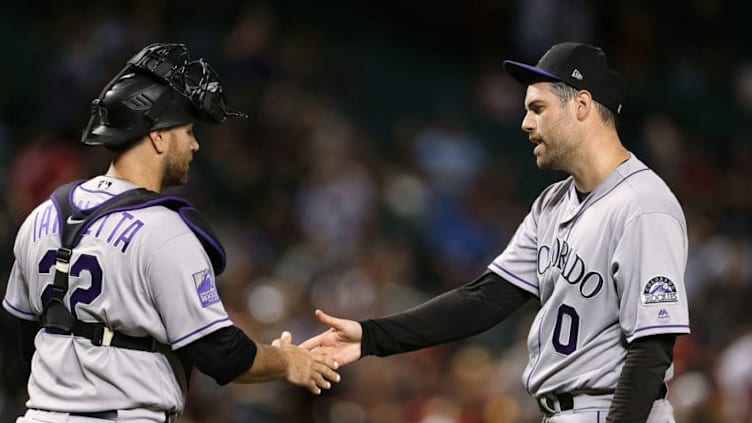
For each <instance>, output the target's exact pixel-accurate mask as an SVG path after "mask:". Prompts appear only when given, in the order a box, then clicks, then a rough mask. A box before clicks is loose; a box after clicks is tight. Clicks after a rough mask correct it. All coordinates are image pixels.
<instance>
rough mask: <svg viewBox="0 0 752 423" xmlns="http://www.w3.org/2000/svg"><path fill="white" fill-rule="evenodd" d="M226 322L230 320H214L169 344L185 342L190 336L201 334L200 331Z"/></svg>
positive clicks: (226, 318)
mask: <svg viewBox="0 0 752 423" xmlns="http://www.w3.org/2000/svg"><path fill="white" fill-rule="evenodd" d="M228 320H230V318H229V317H225V318H223V319H217V320H215V321H213V322H211V323H209V324H207V325H205V326H202V327H200V328H198V329H196V330H194V331H193V332H191V333H189V334H187V335H184V336H181V337H180V338H178V339H176V340H174V341H172V342H170V345H175V344H177V343H179V342H180V341H183V340H185V339H186V338H190V337H191V336H193V335H195V334H197V333H199V332H201V331H203V330H205V329H208V328H210V327H212V326H214V325H216V324H218V323H222V322H226V321H228Z"/></svg>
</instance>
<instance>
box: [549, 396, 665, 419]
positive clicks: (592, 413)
mask: <svg viewBox="0 0 752 423" xmlns="http://www.w3.org/2000/svg"><path fill="white" fill-rule="evenodd" d="M590 398H591V399H595V398H596V397H590ZM577 399H578V397H575V400H577ZM578 402H579V404H578ZM588 402H589V401H587V399H581V400H580V401H575V408H574V409H572V410H567V411H562V412H559V413H556V414H553V415H550V416H546V417H544V418H543V423H605V421H606V416H608V409H609V406H610V398H609V401H608V402H601V401H597V400H595V401H592V404H591V406H588ZM647 423H676V420H674V409H673V407H671V404H670V403H669V402H668V401H667V400H665V399H662V400H657V401H655V402H654V403H653V408H652V409H651V410H650V415H649V416H648V420H647Z"/></svg>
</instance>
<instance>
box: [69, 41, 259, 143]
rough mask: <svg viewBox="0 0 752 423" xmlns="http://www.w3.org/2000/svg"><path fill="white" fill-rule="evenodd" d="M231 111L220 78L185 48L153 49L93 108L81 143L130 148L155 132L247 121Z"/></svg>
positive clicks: (115, 80) (137, 58)
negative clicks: (196, 124)
mask: <svg viewBox="0 0 752 423" xmlns="http://www.w3.org/2000/svg"><path fill="white" fill-rule="evenodd" d="M246 117H248V116H247V115H246V114H244V113H241V112H237V111H232V110H230V108H229V107H228V106H227V100H226V99H225V95H224V90H223V88H222V83H221V82H220V80H219V77H218V76H217V73H216V72H215V71H214V69H212V67H211V66H210V65H209V64H208V63H207V62H205V61H204V60H203V59H198V60H194V61H190V60H189V56H188V49H187V48H186V47H185V45H183V44H166V43H159V44H152V45H149V46H147V47H145V48H144V49H143V50H141V51H140V52H138V54H136V55H135V56H133V57H132V58H131V59H130V60H128V63H127V64H126V65H125V67H124V68H123V69H122V70H121V71H120V72H119V73H118V74H117V75H116V76H115V77H114V78H113V79H112V80H111V81H110V82H109V83H108V84H107V85H106V86H105V87H104V89H103V90H102V92H101V93H100V94H99V97H97V98H96V99H94V100H93V101H92V103H91V118H89V124H88V125H87V126H86V129H85V130H84V133H83V136H82V138H81V142H83V143H84V144H88V145H104V146H106V147H108V148H110V149H113V150H120V149H123V148H126V147H127V146H128V145H129V144H130V143H131V142H133V141H135V140H137V139H140V138H141V137H143V136H145V135H146V134H148V133H149V131H153V130H156V129H164V128H170V127H173V126H179V125H184V124H186V123H190V122H197V121H205V122H211V123H222V122H224V121H225V120H226V119H227V118H241V119H242V118H246Z"/></svg>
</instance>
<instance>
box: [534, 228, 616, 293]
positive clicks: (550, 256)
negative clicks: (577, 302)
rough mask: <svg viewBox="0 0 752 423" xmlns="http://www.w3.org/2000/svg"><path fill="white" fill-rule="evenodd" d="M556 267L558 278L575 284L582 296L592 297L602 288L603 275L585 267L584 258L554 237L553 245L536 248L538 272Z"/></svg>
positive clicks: (540, 273)
mask: <svg viewBox="0 0 752 423" xmlns="http://www.w3.org/2000/svg"><path fill="white" fill-rule="evenodd" d="M554 269H558V270H559V271H560V272H561V274H560V278H562V279H564V280H565V281H567V283H569V284H570V285H577V286H578V287H579V289H580V294H581V295H582V296H583V297H584V298H593V297H595V296H596V295H598V293H599V292H601V289H602V288H603V283H604V278H603V275H601V274H600V273H598V272H596V271H590V270H588V268H587V264H586V263H585V260H583V259H582V257H580V255H579V254H577V253H575V252H574V250H572V248H570V246H569V244H568V243H567V241H562V240H560V239H558V238H557V239H556V241H555V242H554V244H553V245H551V246H548V245H542V246H541V247H540V248H538V274H539V275H543V274H544V273H546V272H548V271H551V270H554Z"/></svg>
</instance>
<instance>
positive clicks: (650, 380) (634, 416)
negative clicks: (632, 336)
mask: <svg viewBox="0 0 752 423" xmlns="http://www.w3.org/2000/svg"><path fill="white" fill-rule="evenodd" d="M675 339H676V336H675V335H670V334H669V335H653V336H647V337H645V338H640V339H637V340H635V341H633V342H632V344H630V346H629V349H628V351H627V359H626V362H625V364H624V368H623V370H622V372H621V376H619V383H618V385H617V386H616V392H615V393H614V400H613V402H612V403H611V409H610V410H609V413H608V418H607V419H606V422H608V423H638V422H639V423H644V422H645V421H646V420H647V418H648V415H649V414H650V410H651V408H652V407H653V402H654V401H655V400H656V398H657V397H658V393H659V391H660V389H661V386H662V385H663V380H664V378H665V376H666V370H667V369H668V367H669V366H670V365H671V362H672V360H673V348H674V341H675Z"/></svg>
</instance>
